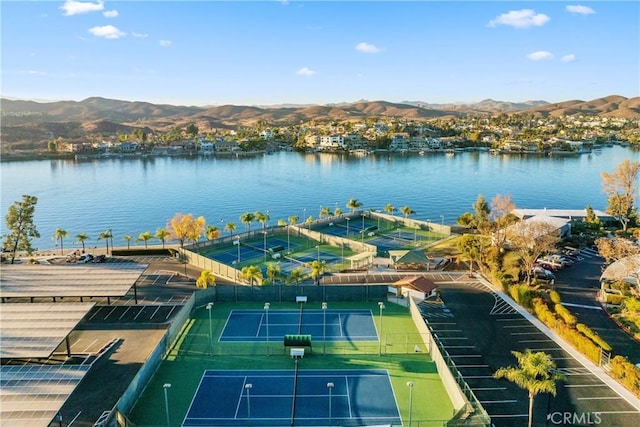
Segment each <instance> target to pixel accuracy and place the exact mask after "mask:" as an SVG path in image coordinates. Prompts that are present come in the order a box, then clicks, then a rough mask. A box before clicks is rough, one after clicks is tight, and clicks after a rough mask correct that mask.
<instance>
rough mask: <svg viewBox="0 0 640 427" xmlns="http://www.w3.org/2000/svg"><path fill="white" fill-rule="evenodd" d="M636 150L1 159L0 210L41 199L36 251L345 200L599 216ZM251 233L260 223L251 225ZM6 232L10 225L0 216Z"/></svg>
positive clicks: (450, 219) (451, 211) (422, 211)
mask: <svg viewBox="0 0 640 427" xmlns="http://www.w3.org/2000/svg"><path fill="white" fill-rule="evenodd" d="M624 159H631V160H634V161H638V160H640V154H639V153H638V151H632V150H631V149H629V148H624V147H619V146H614V147H607V148H604V149H602V151H601V153H600V154H595V153H594V154H589V155H586V154H585V155H580V156H571V157H533V156H529V157H527V156H516V155H498V156H493V155H491V154H489V153H478V152H465V153H456V154H455V155H445V154H432V155H426V156H418V155H369V156H365V157H355V156H347V155H333V154H301V153H292V152H281V153H275V154H272V155H264V156H258V157H253V158H241V159H237V158H215V157H195V156H194V157H156V158H149V157H147V158H109V159H101V160H80V161H74V160H52V161H49V160H46V161H44V160H41V161H27V162H9V163H2V165H1V168H2V197H1V202H2V206H1V209H2V215H3V218H4V215H6V212H7V209H8V207H9V206H10V205H11V204H12V203H13V202H15V201H17V200H20V199H21V197H22V195H23V194H29V195H34V196H37V197H38V204H37V206H36V214H35V221H36V226H37V229H38V231H39V232H40V234H41V236H42V237H41V238H40V239H37V240H36V241H35V242H34V243H35V244H34V247H38V248H40V249H44V248H52V247H54V246H55V242H54V241H53V239H52V238H51V236H52V235H53V233H54V231H55V229H56V228H58V227H62V228H63V229H65V230H67V231H68V232H69V237H67V238H66V239H65V248H67V247H78V245H77V244H75V243H72V241H73V240H75V239H74V237H73V236H75V235H76V234H78V233H81V232H84V233H87V234H88V235H89V236H90V238H91V241H89V242H88V244H89V246H96V245H101V246H102V245H103V244H104V242H102V241H96V240H95V239H96V237H97V235H98V234H99V233H100V232H102V231H104V230H106V229H111V230H112V232H113V234H114V239H113V241H114V244H115V245H116V246H118V245H125V244H126V242H125V241H124V240H123V238H122V237H123V236H124V235H127V234H129V235H132V236H134V238H136V237H137V236H138V235H139V234H140V233H142V232H145V231H150V232H151V233H152V234H154V233H155V230H156V229H157V228H160V227H164V226H166V223H167V220H168V219H169V218H171V217H173V216H174V214H175V213H176V212H183V213H193V214H194V215H196V216H200V215H202V216H204V217H205V218H206V220H207V223H209V224H214V225H217V226H219V227H220V228H222V227H223V226H224V222H229V221H230V222H235V223H236V224H237V226H238V227H237V230H244V225H243V224H242V223H241V222H240V220H239V216H240V215H241V214H242V213H243V212H246V211H250V212H255V211H257V210H259V211H262V212H266V211H269V216H270V217H271V220H270V221H269V224H271V225H273V224H275V223H276V222H277V220H278V219H286V218H287V217H288V216H291V215H298V216H299V217H300V218H301V219H302V218H304V217H307V216H309V215H311V216H313V217H314V218H316V217H317V216H318V214H319V211H320V207H321V206H327V207H329V208H331V209H332V210H333V209H335V207H336V205H337V206H338V207H340V208H341V209H342V210H343V211H347V210H348V209H347V208H346V207H345V204H346V203H347V201H348V200H349V199H350V198H356V199H358V200H359V201H361V202H362V203H363V208H365V209H381V208H382V207H383V206H384V205H386V204H387V203H391V204H393V205H394V206H396V207H398V208H399V207H402V206H404V205H408V206H410V207H411V208H412V209H413V210H414V211H416V214H415V215H414V217H415V218H418V219H423V220H426V219H430V220H431V221H434V222H440V221H444V222H445V223H454V222H455V220H456V218H457V217H458V216H459V215H460V214H461V213H463V212H465V211H471V205H472V203H473V202H474V201H475V200H476V197H477V196H478V194H483V195H484V196H485V198H486V199H487V200H491V199H492V198H493V197H494V196H495V195H496V194H508V195H510V196H511V197H512V199H513V200H514V202H515V204H516V206H517V207H521V208H544V207H547V208H557V209H582V208H584V207H585V206H586V205H587V204H590V205H591V206H592V207H593V208H594V209H602V210H604V208H605V207H606V198H605V195H604V194H603V193H602V185H601V184H602V180H601V177H600V173H601V172H602V171H609V172H611V171H613V170H614V169H615V168H616V167H617V165H618V164H620V163H621V162H622V161H623V160H624ZM254 227H255V226H254ZM2 230H3V231H2V233H3V234H4V233H5V232H6V225H5V223H4V221H2Z"/></svg>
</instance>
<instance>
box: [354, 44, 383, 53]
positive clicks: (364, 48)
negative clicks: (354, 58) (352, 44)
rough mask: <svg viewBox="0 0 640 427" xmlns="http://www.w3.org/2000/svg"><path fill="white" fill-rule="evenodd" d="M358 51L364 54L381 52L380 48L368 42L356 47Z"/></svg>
mask: <svg viewBox="0 0 640 427" xmlns="http://www.w3.org/2000/svg"><path fill="white" fill-rule="evenodd" d="M356 50H357V51H359V52H364V53H378V52H380V48H378V47H377V46H376V45H373V44H370V43H366V42H361V43H358V44H357V45H356Z"/></svg>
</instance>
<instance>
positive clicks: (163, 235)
mask: <svg viewBox="0 0 640 427" xmlns="http://www.w3.org/2000/svg"><path fill="white" fill-rule="evenodd" d="M167 237H169V232H168V231H167V229H166V228H158V229H157V230H156V239H160V241H161V242H162V249H164V242H165V241H166V240H167Z"/></svg>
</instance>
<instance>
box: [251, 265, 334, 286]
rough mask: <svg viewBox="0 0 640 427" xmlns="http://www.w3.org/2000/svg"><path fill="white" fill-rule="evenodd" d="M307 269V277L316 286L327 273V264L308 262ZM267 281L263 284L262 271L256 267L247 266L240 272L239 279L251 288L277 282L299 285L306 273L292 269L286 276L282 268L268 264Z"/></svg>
mask: <svg viewBox="0 0 640 427" xmlns="http://www.w3.org/2000/svg"><path fill="white" fill-rule="evenodd" d="M306 266H307V267H308V268H310V269H311V271H310V272H309V277H311V278H312V279H313V280H314V281H315V282H316V284H317V283H318V281H319V279H320V276H321V275H322V274H323V273H324V272H325V271H327V263H326V261H321V260H315V261H313V262H309V263H307V264H306ZM266 275H267V280H265V281H264V282H263V279H264V275H263V273H262V269H261V268H260V267H258V266H257V265H247V266H244V267H242V270H241V271H240V277H241V278H242V279H243V280H244V281H247V282H249V283H250V284H251V285H252V286H253V284H254V283H260V282H262V283H263V284H269V285H275V284H277V283H278V282H282V283H285V284H288V285H290V284H293V283H295V284H299V283H300V282H301V281H302V280H303V279H304V278H305V277H306V273H305V271H304V269H303V268H302V267H298V268H294V269H293V270H291V271H290V272H289V274H288V275H285V274H284V273H283V271H282V267H281V266H280V264H274V263H269V264H267V270H266Z"/></svg>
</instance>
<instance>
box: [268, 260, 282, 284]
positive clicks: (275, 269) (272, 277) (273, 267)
mask: <svg viewBox="0 0 640 427" xmlns="http://www.w3.org/2000/svg"><path fill="white" fill-rule="evenodd" d="M281 277H282V267H280V264H273V263H269V264H267V278H268V279H269V283H271V284H272V285H275V283H276V280H278V279H280V278H281Z"/></svg>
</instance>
